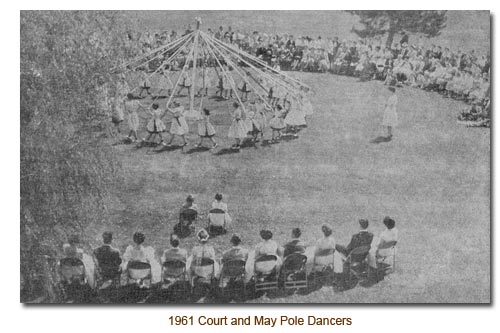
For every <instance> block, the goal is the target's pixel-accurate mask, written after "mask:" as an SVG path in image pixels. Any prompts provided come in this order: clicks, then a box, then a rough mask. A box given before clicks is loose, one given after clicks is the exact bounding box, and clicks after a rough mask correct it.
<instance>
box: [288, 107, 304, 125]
mask: <svg viewBox="0 0 500 333" xmlns="http://www.w3.org/2000/svg"><path fill="white" fill-rule="evenodd" d="M285 124H287V125H290V126H304V125H306V115H305V113H304V112H303V111H302V110H299V109H295V110H292V111H290V112H289V113H288V114H287V116H286V118H285Z"/></svg>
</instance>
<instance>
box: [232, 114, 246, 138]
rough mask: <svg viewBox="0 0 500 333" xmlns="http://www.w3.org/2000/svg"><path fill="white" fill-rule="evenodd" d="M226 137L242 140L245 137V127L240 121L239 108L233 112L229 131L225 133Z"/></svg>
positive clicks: (241, 120)
mask: <svg viewBox="0 0 500 333" xmlns="http://www.w3.org/2000/svg"><path fill="white" fill-rule="evenodd" d="M227 136H228V137H229V138H234V139H244V138H246V136H247V126H246V125H245V122H244V121H243V119H242V111H241V108H237V109H236V110H234V111H233V122H232V123H231V126H230V127H229V131H228V132H227Z"/></svg>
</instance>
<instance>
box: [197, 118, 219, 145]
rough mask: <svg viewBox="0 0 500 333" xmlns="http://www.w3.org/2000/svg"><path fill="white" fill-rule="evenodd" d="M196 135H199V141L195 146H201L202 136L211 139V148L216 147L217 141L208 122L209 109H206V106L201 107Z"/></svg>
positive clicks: (213, 130)
mask: <svg viewBox="0 0 500 333" xmlns="http://www.w3.org/2000/svg"><path fill="white" fill-rule="evenodd" d="M198 135H199V137H200V141H199V142H198V144H197V145H196V147H201V143H202V142H203V138H209V139H210V141H212V144H213V145H212V149H214V148H215V147H217V143H216V142H215V140H214V135H215V129H214V127H213V126H212V124H211V123H210V110H208V109H207V108H203V112H202V114H201V117H200V119H199V120H198Z"/></svg>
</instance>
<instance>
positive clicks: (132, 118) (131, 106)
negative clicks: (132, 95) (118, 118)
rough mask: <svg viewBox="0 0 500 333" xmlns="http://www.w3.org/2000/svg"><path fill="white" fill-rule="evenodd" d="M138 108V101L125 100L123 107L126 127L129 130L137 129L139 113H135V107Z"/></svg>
mask: <svg viewBox="0 0 500 333" xmlns="http://www.w3.org/2000/svg"><path fill="white" fill-rule="evenodd" d="M138 108H139V102H138V101H134V100H132V101H126V102H125V109H126V110H127V122H128V128H129V129H130V130H131V131H137V130H138V129H139V115H138V114H137V109H138Z"/></svg>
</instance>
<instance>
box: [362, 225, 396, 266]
mask: <svg viewBox="0 0 500 333" xmlns="http://www.w3.org/2000/svg"><path fill="white" fill-rule="evenodd" d="M383 223H384V225H385V227H386V229H385V230H384V231H382V232H381V233H380V235H379V237H378V239H374V240H373V241H372V245H371V248H370V252H369V253H368V265H370V267H371V268H374V269H376V268H377V251H378V250H379V247H381V246H382V247H383V245H384V244H386V243H389V242H397V241H398V229H397V228H396V222H395V221H394V220H393V219H392V218H390V217H389V216H386V217H385V218H384V220H383ZM381 251H384V250H381ZM380 254H382V255H385V253H380Z"/></svg>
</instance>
